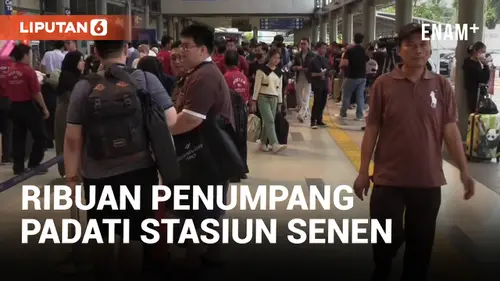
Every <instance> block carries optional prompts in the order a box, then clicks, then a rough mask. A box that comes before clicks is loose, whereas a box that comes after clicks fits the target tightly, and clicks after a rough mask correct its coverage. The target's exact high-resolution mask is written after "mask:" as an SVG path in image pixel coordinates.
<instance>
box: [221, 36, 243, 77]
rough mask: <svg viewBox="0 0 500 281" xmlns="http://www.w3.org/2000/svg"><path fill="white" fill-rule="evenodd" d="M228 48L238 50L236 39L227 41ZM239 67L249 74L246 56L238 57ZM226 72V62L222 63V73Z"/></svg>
mask: <svg viewBox="0 0 500 281" xmlns="http://www.w3.org/2000/svg"><path fill="white" fill-rule="evenodd" d="M227 50H228V51H229V50H232V51H236V52H237V51H238V45H237V44H236V41H234V40H228V41H227ZM238 69H239V70H240V71H241V72H243V74H245V75H247V76H248V61H247V59H246V58H245V57H244V56H239V57H238ZM225 72H226V68H225V64H224V63H222V74H224V73H225Z"/></svg>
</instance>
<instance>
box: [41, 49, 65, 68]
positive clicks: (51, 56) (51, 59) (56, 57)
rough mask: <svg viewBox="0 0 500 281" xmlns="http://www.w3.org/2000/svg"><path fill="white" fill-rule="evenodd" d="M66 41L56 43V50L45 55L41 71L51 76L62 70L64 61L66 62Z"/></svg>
mask: <svg viewBox="0 0 500 281" xmlns="http://www.w3.org/2000/svg"><path fill="white" fill-rule="evenodd" d="M64 47H65V41H55V42H54V50H52V51H47V52H45V54H44V55H43V58H42V61H41V63H40V71H41V72H43V73H45V74H50V73H52V72H53V71H54V70H56V69H57V70H61V65H62V61H63V60H64V56H65V54H64Z"/></svg>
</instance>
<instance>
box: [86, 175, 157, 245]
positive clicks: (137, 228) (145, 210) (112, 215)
mask: <svg viewBox="0 0 500 281" xmlns="http://www.w3.org/2000/svg"><path fill="white" fill-rule="evenodd" d="M158 182H159V181H158V172H157V170H156V168H154V167H152V168H146V169H141V170H136V171H132V172H128V173H125V174H121V175H117V176H112V177H109V178H102V179H87V178H84V179H83V185H84V190H85V200H86V201H87V202H89V186H91V185H95V186H96V199H95V202H96V204H95V207H94V208H93V209H91V210H89V211H87V219H88V220H89V219H95V220H97V221H98V223H99V230H100V231H101V235H102V236H103V237H104V238H106V237H108V232H109V231H108V226H107V225H105V224H103V223H102V220H103V219H122V220H123V219H129V220H130V239H131V240H134V241H139V240H140V237H141V235H143V234H145V233H144V232H143V231H142V228H141V223H142V221H144V220H145V219H148V218H154V213H153V207H152V195H153V192H152V191H153V188H152V186H153V185H157V184H159V183H158ZM105 185H110V186H111V187H112V189H113V195H114V196H115V199H116V201H117V203H118V206H120V185H125V186H127V188H128V190H129V191H130V193H131V194H134V193H133V191H134V186H135V185H139V186H141V191H140V193H141V209H140V210H134V209H133V208H132V206H131V205H130V204H129V203H127V207H126V210H112V209H111V207H110V206H105V207H104V208H103V210H96V207H97V205H98V202H99V199H100V198H101V194H102V191H103V188H104V186H105ZM122 229H123V227H122V225H117V226H116V227H115V231H116V234H117V235H121V234H122Z"/></svg>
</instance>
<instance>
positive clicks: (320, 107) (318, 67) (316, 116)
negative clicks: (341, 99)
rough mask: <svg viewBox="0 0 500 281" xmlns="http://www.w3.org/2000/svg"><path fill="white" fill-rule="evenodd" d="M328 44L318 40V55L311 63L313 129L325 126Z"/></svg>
mask: <svg viewBox="0 0 500 281" xmlns="http://www.w3.org/2000/svg"><path fill="white" fill-rule="evenodd" d="M327 47H328V45H327V44H326V43H325V42H318V44H316V50H317V51H318V55H317V56H315V57H314V58H313V59H312V60H311V63H310V66H309V71H310V72H311V87H312V91H313V93H314V103H313V107H312V112H311V129H317V128H318V126H325V125H326V124H325V123H323V111H324V109H325V106H326V101H327V98H328V73H329V71H330V69H331V68H330V65H329V62H328V58H327V57H326V51H327Z"/></svg>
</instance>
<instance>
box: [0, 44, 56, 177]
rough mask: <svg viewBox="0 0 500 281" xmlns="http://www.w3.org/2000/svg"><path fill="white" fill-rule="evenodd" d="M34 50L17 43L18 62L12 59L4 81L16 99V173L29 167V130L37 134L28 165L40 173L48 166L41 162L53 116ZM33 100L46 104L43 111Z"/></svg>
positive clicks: (13, 105) (14, 159) (14, 166)
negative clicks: (47, 125) (47, 123)
mask: <svg viewBox="0 0 500 281" xmlns="http://www.w3.org/2000/svg"><path fill="white" fill-rule="evenodd" d="M30 51H31V47H30V46H27V45H24V44H20V45H17V46H16V47H15V48H14V50H12V56H13V57H14V60H15V62H14V63H12V65H11V67H10V69H9V71H8V72H7V75H6V77H5V81H4V83H3V88H4V89H5V94H6V96H7V97H8V98H9V99H10V101H11V102H12V104H11V110H10V113H11V117H12V124H13V132H12V143H13V147H12V148H13V149H12V156H13V162H14V165H13V169H14V174H16V175H20V174H23V173H24V172H26V171H27V170H26V169H25V166H24V159H25V154H26V137H27V133H28V131H29V132H30V133H31V136H32V137H33V147H32V150H31V155H30V158H29V162H28V168H29V169H33V168H37V172H39V173H46V172H47V169H46V168H45V169H43V168H40V167H38V166H39V165H40V163H41V162H42V160H43V157H44V154H45V145H46V141H47V136H46V132H45V129H44V128H45V127H44V119H47V118H48V117H49V111H48V110H47V106H46V105H45V101H44V100H43V97H42V93H41V90H40V82H39V81H38V77H37V75H36V72H35V70H33V68H31V67H30V66H29V64H28V63H29V54H30ZM33 100H35V101H36V102H37V103H38V105H39V106H40V107H41V108H42V112H40V108H39V107H37V105H36V104H35V103H34V102H33Z"/></svg>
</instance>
